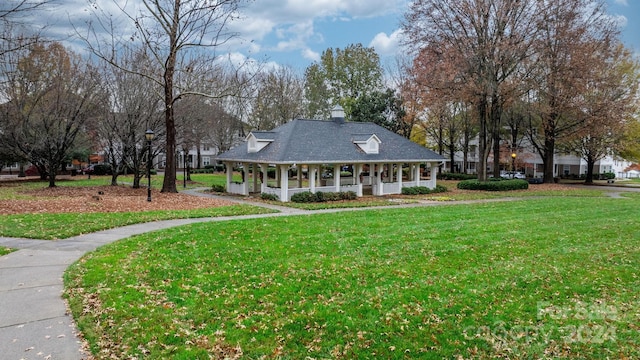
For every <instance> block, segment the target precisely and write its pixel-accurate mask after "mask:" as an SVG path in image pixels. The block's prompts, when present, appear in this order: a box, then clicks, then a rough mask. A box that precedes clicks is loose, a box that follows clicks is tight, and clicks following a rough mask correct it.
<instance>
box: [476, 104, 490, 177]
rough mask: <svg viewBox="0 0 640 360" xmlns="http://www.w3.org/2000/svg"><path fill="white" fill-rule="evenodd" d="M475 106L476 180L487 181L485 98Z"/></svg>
mask: <svg viewBox="0 0 640 360" xmlns="http://www.w3.org/2000/svg"><path fill="white" fill-rule="evenodd" d="M479 101H480V102H479V103H478V105H477V109H478V124H479V126H480V129H479V130H480V131H479V133H478V169H476V170H477V173H478V180H480V181H487V159H488V158H489V149H490V144H489V143H488V141H487V140H488V131H487V130H488V129H487V123H488V122H487V115H488V114H487V97H486V96H481V97H480V100H479Z"/></svg>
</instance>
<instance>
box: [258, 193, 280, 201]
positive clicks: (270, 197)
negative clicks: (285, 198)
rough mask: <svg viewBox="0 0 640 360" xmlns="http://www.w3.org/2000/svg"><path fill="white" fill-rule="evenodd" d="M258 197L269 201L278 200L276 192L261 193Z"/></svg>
mask: <svg viewBox="0 0 640 360" xmlns="http://www.w3.org/2000/svg"><path fill="white" fill-rule="evenodd" d="M260 198H261V199H262V200H269V201H278V200H279V199H280V198H279V197H278V195H276V194H269V193H261V194H260Z"/></svg>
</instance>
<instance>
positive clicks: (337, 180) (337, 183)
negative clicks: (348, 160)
mask: <svg viewBox="0 0 640 360" xmlns="http://www.w3.org/2000/svg"><path fill="white" fill-rule="evenodd" d="M340 168H341V167H340V165H333V181H334V182H335V184H333V185H334V186H335V187H336V189H335V192H340Z"/></svg>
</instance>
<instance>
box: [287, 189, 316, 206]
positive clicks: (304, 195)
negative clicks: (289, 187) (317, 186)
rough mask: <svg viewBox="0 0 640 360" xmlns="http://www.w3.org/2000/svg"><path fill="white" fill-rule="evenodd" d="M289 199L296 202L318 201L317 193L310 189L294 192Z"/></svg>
mask: <svg viewBox="0 0 640 360" xmlns="http://www.w3.org/2000/svg"><path fill="white" fill-rule="evenodd" d="M291 201H293V202H297V203H311V202H318V193H315V194H314V193H312V192H311V191H305V192H299V193H295V194H293V195H291Z"/></svg>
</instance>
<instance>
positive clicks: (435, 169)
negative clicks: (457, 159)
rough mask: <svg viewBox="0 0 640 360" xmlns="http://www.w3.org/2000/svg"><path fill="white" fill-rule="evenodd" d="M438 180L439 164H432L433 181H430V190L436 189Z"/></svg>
mask: <svg viewBox="0 0 640 360" xmlns="http://www.w3.org/2000/svg"><path fill="white" fill-rule="evenodd" d="M437 179H438V163H437V162H432V163H431V179H430V180H429V188H430V189H435V188H436V180H437Z"/></svg>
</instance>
